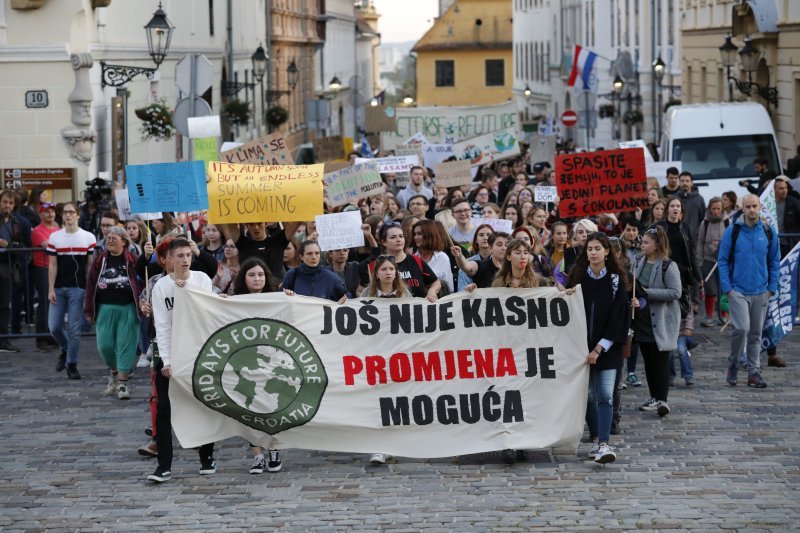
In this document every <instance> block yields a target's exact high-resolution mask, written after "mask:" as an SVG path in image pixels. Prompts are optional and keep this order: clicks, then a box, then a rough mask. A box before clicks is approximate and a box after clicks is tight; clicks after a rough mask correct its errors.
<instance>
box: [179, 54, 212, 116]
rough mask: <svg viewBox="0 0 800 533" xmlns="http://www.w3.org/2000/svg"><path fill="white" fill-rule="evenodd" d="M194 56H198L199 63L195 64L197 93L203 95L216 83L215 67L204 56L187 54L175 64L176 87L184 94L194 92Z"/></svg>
mask: <svg viewBox="0 0 800 533" xmlns="http://www.w3.org/2000/svg"><path fill="white" fill-rule="evenodd" d="M193 55H197V63H196V64H195V68H196V72H195V78H196V82H195V93H196V94H203V93H204V92H206V91H207V90H208V89H209V87H211V85H212V84H213V83H214V65H212V64H211V61H209V60H208V58H207V57H206V56H204V55H202V54H186V55H185V56H183V57H182V58H181V60H180V61H178V62H177V63H176V64H175V86H176V87H178V89H179V90H180V91H181V92H182V93H183V94H189V93H191V92H192V56H193ZM198 116H200V115H198ZM203 116H205V115H203Z"/></svg>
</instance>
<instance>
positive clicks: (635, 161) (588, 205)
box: [556, 148, 648, 217]
mask: <svg viewBox="0 0 800 533" xmlns="http://www.w3.org/2000/svg"><path fill="white" fill-rule="evenodd" d="M556 180H557V182H558V183H557V184H556V187H557V189H558V196H559V198H560V199H561V201H560V203H559V204H558V210H559V212H560V213H561V216H562V217H580V216H587V215H594V214H598V213H617V212H620V211H635V210H636V208H640V209H646V208H647V206H648V203H647V178H646V176H645V167H644V154H642V151H641V150H640V149H638V148H625V149H620V150H603V151H600V152H583V153H577V154H566V155H560V156H556Z"/></svg>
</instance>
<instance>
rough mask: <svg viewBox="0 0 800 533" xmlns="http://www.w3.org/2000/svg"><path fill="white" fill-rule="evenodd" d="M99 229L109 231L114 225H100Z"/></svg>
mask: <svg viewBox="0 0 800 533" xmlns="http://www.w3.org/2000/svg"><path fill="white" fill-rule="evenodd" d="M65 212H66V211H65ZM100 227H101V228H103V229H110V228H113V227H114V224H100Z"/></svg>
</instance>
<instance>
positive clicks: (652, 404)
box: [639, 398, 658, 411]
mask: <svg viewBox="0 0 800 533" xmlns="http://www.w3.org/2000/svg"><path fill="white" fill-rule="evenodd" d="M656 409H658V400H656V399H655V398H650V399H649V400H647V401H646V402H644V403H643V404H642V405H640V406H639V410H640V411H655V410H656Z"/></svg>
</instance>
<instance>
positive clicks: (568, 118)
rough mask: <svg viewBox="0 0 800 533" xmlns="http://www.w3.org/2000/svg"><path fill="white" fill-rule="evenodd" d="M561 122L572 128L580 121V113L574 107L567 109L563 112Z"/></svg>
mask: <svg viewBox="0 0 800 533" xmlns="http://www.w3.org/2000/svg"><path fill="white" fill-rule="evenodd" d="M561 123H562V124H563V125H564V126H566V127H567V128H571V127H572V126H574V125H575V124H577V123H578V114H577V113H575V111H573V110H572V109H567V110H566V111H564V112H563V113H561Z"/></svg>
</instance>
